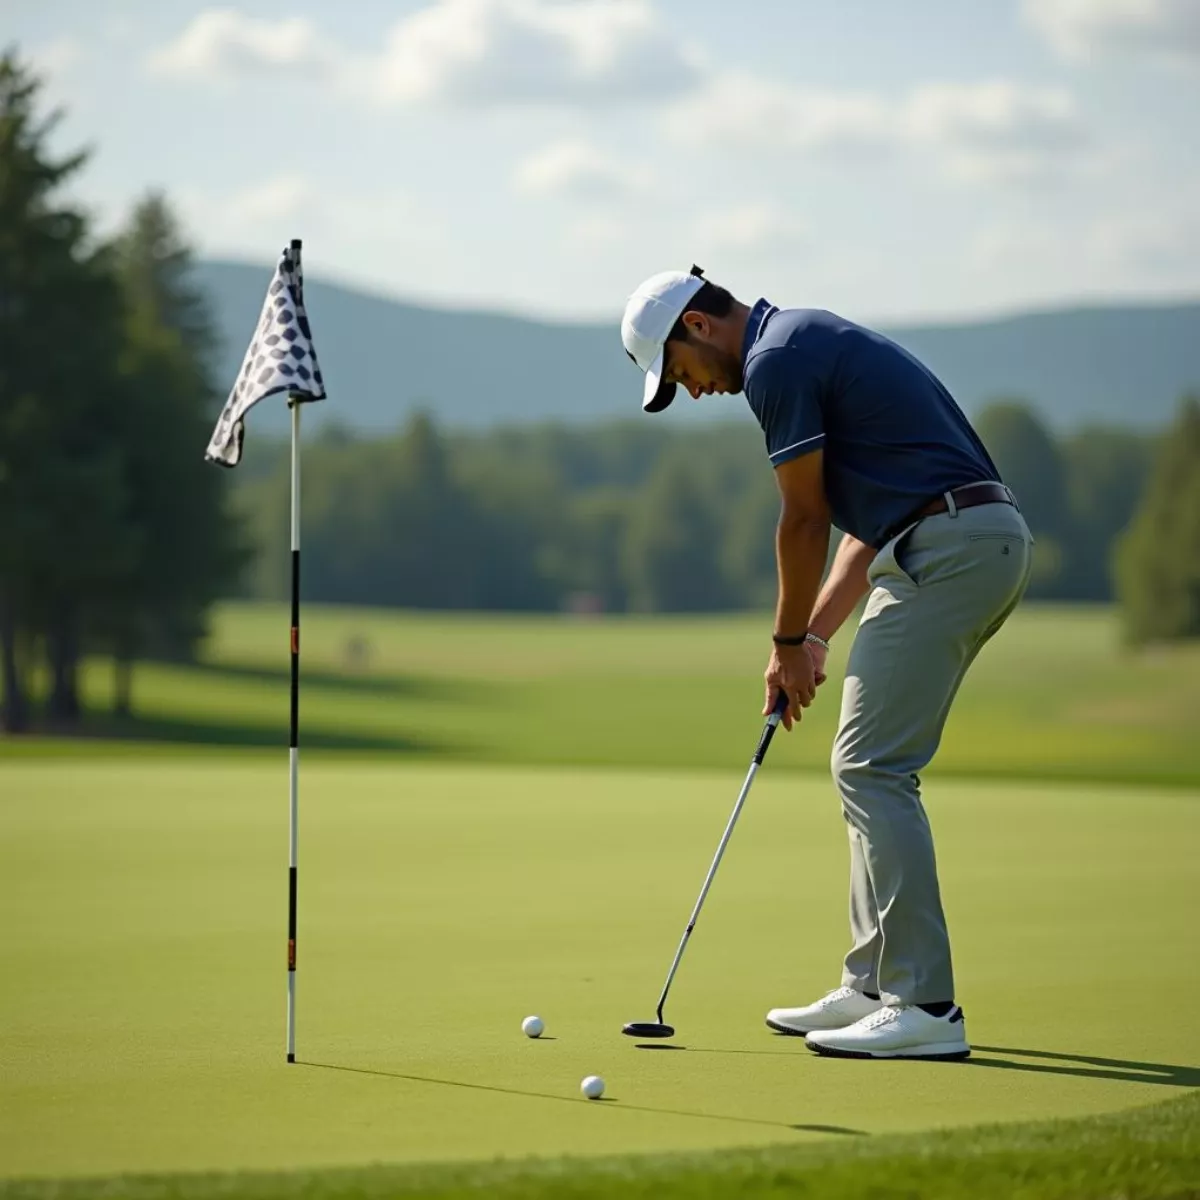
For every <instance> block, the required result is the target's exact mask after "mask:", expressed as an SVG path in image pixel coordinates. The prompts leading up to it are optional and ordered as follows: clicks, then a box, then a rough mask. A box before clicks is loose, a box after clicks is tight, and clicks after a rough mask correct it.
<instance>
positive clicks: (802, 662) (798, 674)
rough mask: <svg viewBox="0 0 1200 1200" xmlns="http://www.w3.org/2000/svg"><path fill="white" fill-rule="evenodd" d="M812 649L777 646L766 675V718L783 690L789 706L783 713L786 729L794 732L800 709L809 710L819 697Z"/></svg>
mask: <svg viewBox="0 0 1200 1200" xmlns="http://www.w3.org/2000/svg"><path fill="white" fill-rule="evenodd" d="M809 651H810V647H809V645H808V644H807V643H806V644H805V645H803V646H776V647H775V648H774V649H773V650H772V651H771V660H770V662H768V663H767V669H766V672H765V675H764V678H765V679H766V683H767V699H766V703H765V705H764V706H763V716H764V717H765V716H769V715H770V713H771V710H772V709H773V708H774V707H775V697H776V696H778V695H779V691H780V689H781V688H782V689H783V691H785V692H786V693H787V698H788V706H787V708H786V709H784V713H783V727H784V728H785V729H791V727H792V723H793V722H794V721H798V720H800V709H802V708H807V707H808V706H809V705H810V704H811V703H812V702H813V697H814V696H815V695H816V694H817V671H816V665H815V663H814V662H813V657H812V654H811V653H810V652H809Z"/></svg>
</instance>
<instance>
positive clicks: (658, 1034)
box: [621, 691, 788, 1038]
mask: <svg viewBox="0 0 1200 1200" xmlns="http://www.w3.org/2000/svg"><path fill="white" fill-rule="evenodd" d="M787 704H788V699H787V694H786V693H785V692H782V691H781V692H780V693H779V695H778V697H777V698H776V700H775V706H774V708H773V709H772V710H771V715H770V716H769V717H768V718H767V723H766V726H765V727H764V728H763V731H762V736H761V737H760V738H759V739H758V749H757V750H755V752H754V757H753V759H751V761H750V771H749V773H748V774H747V775H746V782H745V783H743V784H742V790H741V792H740V793H739V794H738V798H737V803H736V804H735V805H734V806H733V813H732V814H731V816H730V818H729V823H728V824H727V825H726V826H725V832H724V833H723V834H722V835H721V844H720V845H719V846H718V847H717V853H716V854H715V855H714V857H713V860H712V866H710V867H709V868H708V874H707V875H706V876H705V878H704V886H703V887H702V888H701V889H700V898H699V899H698V900H697V901H696V907H695V908H694V909H692V915H691V918H690V919H689V921H688V923H687V928H686V929H685V930H684V931H683V938H682V939H681V940H680V943H679V949H678V950H676V951H675V961H674V962H673V963H671V969H670V970H669V971H668V972H667V982H666V983H665V984H664V985H663V990H662V995H661V996H659V998H658V1008H657V1009H656V1010H655V1015H656V1016H657V1017H658V1020H657V1021H630V1022H629V1024H628V1025H625V1026H622V1028H621V1032H622V1033H623V1034H625V1035H626V1036H627V1037H634V1038H671V1037H674V1036H675V1027H674V1026H673V1025H668V1024H667V1023H666V1022H665V1021H664V1020H663V1008H664V1007H665V1005H666V1003H667V993H668V992H669V991H670V990H671V983H672V982H673V981H674V979H675V972H676V971H677V970H679V963H680V960H681V959H682V958H683V952H684V950H685V949H687V944H688V939H689V938H690V937H691V936H692V930H693V929H695V928H696V918H697V917H699V916H700V909H701V908H702V907H703V906H704V898H705V896H707V895H708V889H709V888H710V887H712V881H713V877H714V876H715V875H716V873H717V867H719V866H720V865H721V857H722V856H723V855H724V853H725V847H726V846H728V845H729V839H730V837H731V836H732V834H733V827H734V826H735V825H736V824H737V819H738V817H739V816H740V815H741V811H742V805H744V804H745V803H746V797H747V796H748V795H749V794H750V785H751V784H752V783H753V782H754V776H755V775H756V774H758V768H759V767H761V766H762V764H763V759H764V758H766V756H767V748H768V747H769V746H770V745H771V739H772V738H773V737H774V736H775V730H776V728H777V726H778V725H779V722H780V721H781V720H782V719H783V714H784V712H785V711H786V710H787Z"/></svg>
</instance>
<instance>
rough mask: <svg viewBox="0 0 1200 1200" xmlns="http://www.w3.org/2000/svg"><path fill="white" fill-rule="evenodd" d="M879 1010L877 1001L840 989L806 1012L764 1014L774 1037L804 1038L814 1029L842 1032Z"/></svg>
mask: <svg viewBox="0 0 1200 1200" xmlns="http://www.w3.org/2000/svg"><path fill="white" fill-rule="evenodd" d="M882 1007H883V1003H882V1001H880V1000H872V999H871V998H870V997H869V996H864V995H863V994H862V992H856V991H855V990H854V989H853V988H848V987H840V988H837V989H836V990H835V991H832V992H830V993H829V994H828V995H826V996H822V997H821V999H820V1000H818V1001H817V1002H816V1003H815V1004H809V1005H807V1006H806V1007H805V1008H773V1009H771V1011H770V1012H769V1013H767V1025H768V1027H769V1028H771V1029H774V1030H775V1032H776V1033H791V1034H795V1035H796V1036H797V1037H803V1036H804V1035H805V1034H807V1033H812V1031H813V1030H815V1029H845V1028H846V1026H847V1025H853V1024H854V1023H855V1022H856V1021H861V1020H862V1018H863V1017H869V1016H870V1015H871V1014H872V1013H874V1012H878V1011H879V1010H880V1009H881V1008H882Z"/></svg>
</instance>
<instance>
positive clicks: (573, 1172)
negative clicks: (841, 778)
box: [0, 1093, 1200, 1200]
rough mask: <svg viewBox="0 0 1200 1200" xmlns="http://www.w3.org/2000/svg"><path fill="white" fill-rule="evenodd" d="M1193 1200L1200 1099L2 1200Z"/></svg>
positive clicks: (59, 1186) (174, 1179)
mask: <svg viewBox="0 0 1200 1200" xmlns="http://www.w3.org/2000/svg"><path fill="white" fill-rule="evenodd" d="M480 1195H486V1196H491V1197H495V1198H496V1200H509V1198H511V1200H517V1198H518V1197H519V1198H522V1200H541V1198H549V1197H555V1198H558V1200H599V1198H601V1197H604V1198H606V1200H607V1198H608V1197H612V1196H622V1197H628V1198H629V1200H638V1198H639V1197H645V1198H647V1200H649V1198H650V1197H654V1198H656V1200H658V1198H662V1200H669V1198H671V1197H679V1198H681V1200H682V1198H683V1197H687V1198H689V1200H716V1198H717V1197H729V1196H738V1197H744V1198H745V1200H775V1198H782V1197H790V1198H795V1197H812V1198H813V1200H911V1198H913V1197H921V1198H922V1200H952V1198H954V1200H957V1198H961V1197H970V1198H971V1200H1085V1198H1086V1200H1152V1198H1153V1200H1188V1198H1191V1197H1195V1196H1197V1195H1200V1094H1197V1093H1193V1094H1191V1095H1189V1096H1187V1097H1185V1098H1183V1099H1179V1100H1174V1101H1169V1102H1167V1103H1164V1104H1156V1105H1153V1106H1150V1107H1147V1108H1141V1109H1137V1110H1134V1111H1133V1112H1128V1113H1118V1114H1115V1115H1109V1116H1103V1117H1092V1118H1090V1119H1085V1120H1075V1121H1044V1122H1039V1123H1033V1124H1020V1125H1007V1126H984V1127H979V1128H970V1129H963V1130H955V1131H953V1132H939V1133H932V1134H925V1135H920V1136H913V1135H908V1136H899V1137H898V1136H891V1137H883V1138H878V1139H871V1140H863V1141H853V1142H840V1143H836V1144H829V1145H821V1146H814V1147H808V1146H806V1147H780V1146H772V1147H768V1148H765V1149H762V1150H753V1151H737V1150H735V1151H723V1152H717V1153H709V1154H697V1155H688V1156H684V1155H677V1156H672V1157H650V1156H643V1157H612V1158H608V1159H562V1160H551V1161H536V1160H533V1161H525V1162H515V1163H506V1162H502V1161H497V1162H491V1163H483V1164H474V1165H471V1166H458V1165H450V1166H432V1167H421V1166H417V1167H368V1168H362V1169H359V1170H353V1171H297V1172H291V1173H285V1174H268V1173H262V1174H252V1173H242V1174H212V1175H190V1176H189V1175H174V1176H145V1177H118V1178H110V1179H95V1180H70V1181H59V1180H54V1181H36V1182H35V1181H29V1182H20V1181H14V1182H10V1183H7V1184H5V1183H3V1182H0V1197H2V1198H3V1200H118V1198H120V1200H232V1198H234V1197H237V1198H239V1200H275V1198H277V1197H285V1196H286V1197H295V1198H298V1200H386V1198H390V1197H404V1196H422V1197H426V1198H428V1200H455V1198H457V1197H464V1196H480Z"/></svg>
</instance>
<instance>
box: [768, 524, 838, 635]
mask: <svg viewBox="0 0 1200 1200" xmlns="http://www.w3.org/2000/svg"><path fill="white" fill-rule="evenodd" d="M828 553H829V521H828V520H820V519H816V518H813V517H809V516H807V515H806V516H803V517H796V516H793V515H792V514H790V513H789V512H788V510H787V506H786V505H785V506H784V509H783V511H782V512H781V513H780V516H779V527H778V529H777V530H776V531H775V558H776V563H777V565H778V569H779V603H778V605H777V607H776V609H775V632H776V633H778V634H781V635H782V636H784V637H796V636H799V635H800V634H802V633H804V632H805V631H806V630H807V629H808V628H809V618H810V616H811V615H812V612H813V606H814V604H815V603H816V599H817V590H818V588H820V586H821V572H822V571H824V569H825V558H826V556H827V555H828Z"/></svg>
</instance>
